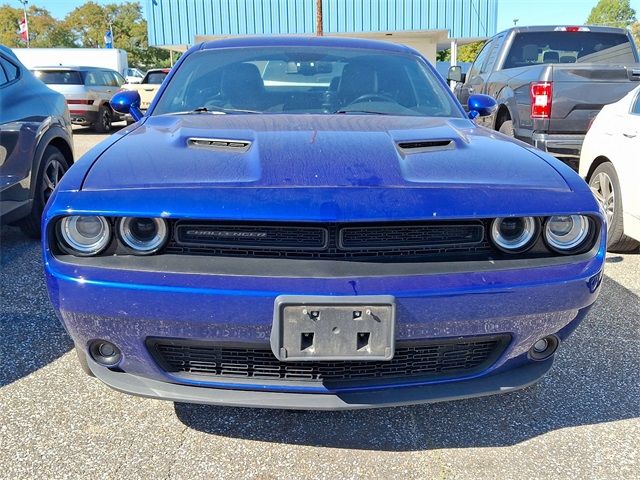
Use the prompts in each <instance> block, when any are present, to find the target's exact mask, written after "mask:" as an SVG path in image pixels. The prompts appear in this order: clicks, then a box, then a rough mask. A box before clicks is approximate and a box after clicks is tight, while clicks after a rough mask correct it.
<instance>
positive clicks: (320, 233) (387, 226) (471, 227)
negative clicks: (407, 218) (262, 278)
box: [164, 221, 493, 261]
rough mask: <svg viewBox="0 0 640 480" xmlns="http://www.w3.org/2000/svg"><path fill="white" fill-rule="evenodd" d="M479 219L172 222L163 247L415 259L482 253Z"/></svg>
mask: <svg viewBox="0 0 640 480" xmlns="http://www.w3.org/2000/svg"><path fill="white" fill-rule="evenodd" d="M492 251H493V249H492V248H491V245H490V244H489V242H488V241H487V239H486V238H485V226H484V223H483V222H481V221H468V222H421V223H416V222H413V223H408V222H403V223H380V224H343V225H340V224H299V223H282V224H275V223H237V222H236V223H224V222H193V221H178V222H175V223H174V226H173V231H172V237H171V239H170V241H169V243H168V244H167V246H166V248H165V250H164V252H165V253H173V254H187V255H213V256H241V257H257V258H301V259H326V260H365V261H415V260H418V259H419V260H428V259H434V258H437V259H442V260H444V258H442V257H443V254H445V255H446V256H447V257H449V256H456V255H457V256H471V257H474V256H475V257H478V256H484V257H486V255H487V254H488V253H490V252H492Z"/></svg>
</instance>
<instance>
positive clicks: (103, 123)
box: [94, 105, 112, 133]
mask: <svg viewBox="0 0 640 480" xmlns="http://www.w3.org/2000/svg"><path fill="white" fill-rule="evenodd" d="M111 122H112V118H111V109H110V108H109V107H107V106H106V105H101V106H100V108H99V109H98V119H97V120H96V123H95V124H94V128H95V130H96V132H98V133H108V132H110V131H111Z"/></svg>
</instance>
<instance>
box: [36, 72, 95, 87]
mask: <svg viewBox="0 0 640 480" xmlns="http://www.w3.org/2000/svg"><path fill="white" fill-rule="evenodd" d="M33 74H34V75H35V77H36V78H37V79H39V80H40V81H42V82H44V83H46V84H47V85H83V84H84V82H83V81H82V76H81V75H80V72H76V71H73V70H34V71H33Z"/></svg>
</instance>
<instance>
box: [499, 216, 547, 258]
mask: <svg viewBox="0 0 640 480" xmlns="http://www.w3.org/2000/svg"><path fill="white" fill-rule="evenodd" d="M537 225H538V222H537V220H536V219H535V218H533V217H505V218H496V219H495V220H493V222H491V240H492V241H493V243H494V244H495V245H496V247H498V248H499V249H500V250H502V251H505V252H508V253H518V252H523V251H525V250H527V249H528V248H529V247H530V246H531V245H533V243H534V242H535V240H536V237H537V233H538V227H537Z"/></svg>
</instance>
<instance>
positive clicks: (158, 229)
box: [118, 217, 169, 254]
mask: <svg viewBox="0 0 640 480" xmlns="http://www.w3.org/2000/svg"><path fill="white" fill-rule="evenodd" d="M118 231H119V233H120V238H121V239H122V241H123V242H124V244H125V245H126V246H127V247H129V248H131V249H132V250H134V251H135V252H136V253H141V254H149V253H153V252H156V251H157V250H158V249H159V248H160V247H162V245H164V243H165V242H166V240H167V237H168V232H169V229H168V228H167V222H165V221H164V220H163V219H162V218H142V217H125V218H123V219H121V220H120V223H119V226H118Z"/></svg>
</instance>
